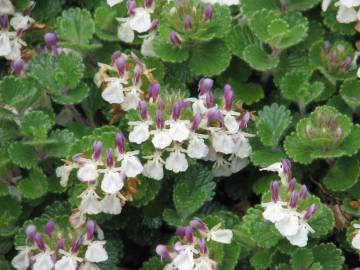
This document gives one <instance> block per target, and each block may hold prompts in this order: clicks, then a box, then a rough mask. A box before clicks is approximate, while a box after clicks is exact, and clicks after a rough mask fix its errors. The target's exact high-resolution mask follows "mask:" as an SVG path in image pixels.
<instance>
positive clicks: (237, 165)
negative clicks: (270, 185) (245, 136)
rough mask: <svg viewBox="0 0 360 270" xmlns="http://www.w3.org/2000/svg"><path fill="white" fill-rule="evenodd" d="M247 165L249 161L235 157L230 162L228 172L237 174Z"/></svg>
mask: <svg viewBox="0 0 360 270" xmlns="http://www.w3.org/2000/svg"><path fill="white" fill-rule="evenodd" d="M248 164H249V159H247V158H239V157H235V158H234V159H233V160H232V161H231V166H230V170H231V172H232V173H237V172H239V171H241V170H242V169H244V168H245V167H246V166H247V165H248Z"/></svg>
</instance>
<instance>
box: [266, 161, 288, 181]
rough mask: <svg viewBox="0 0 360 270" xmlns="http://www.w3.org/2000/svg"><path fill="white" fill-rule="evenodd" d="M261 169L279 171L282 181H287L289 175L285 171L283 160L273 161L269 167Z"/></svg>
mask: <svg viewBox="0 0 360 270" xmlns="http://www.w3.org/2000/svg"><path fill="white" fill-rule="evenodd" d="M260 171H269V172H277V174H278V175H279V177H280V179H281V183H283V184H286V183H287V175H286V174H285V172H284V168H283V165H282V163H281V162H276V163H273V164H271V165H270V166H268V167H265V168H262V169H260Z"/></svg>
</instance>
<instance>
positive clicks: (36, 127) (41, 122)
mask: <svg viewBox="0 0 360 270" xmlns="http://www.w3.org/2000/svg"><path fill="white" fill-rule="evenodd" d="M52 125H53V123H52V121H51V119H50V117H49V115H48V114H46V113H44V112H42V111H33V112H31V113H29V114H27V115H25V116H24V117H23V119H22V120H21V127H20V130H21V133H22V134H24V136H26V137H28V138H29V139H32V140H37V141H44V140H46V138H47V133H48V131H49V130H50V129H51V127H52Z"/></svg>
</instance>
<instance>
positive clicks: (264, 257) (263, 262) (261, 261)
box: [250, 248, 276, 270]
mask: <svg viewBox="0 0 360 270" xmlns="http://www.w3.org/2000/svg"><path fill="white" fill-rule="evenodd" d="M275 252H276V250H275V249H270V248H269V249H260V250H258V251H256V253H255V254H254V255H253V256H251V258H250V264H251V266H252V267H254V268H255V269H256V270H262V269H269V266H270V264H271V263H272V256H273V255H274V253H275Z"/></svg>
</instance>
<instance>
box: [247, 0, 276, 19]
mask: <svg viewBox="0 0 360 270" xmlns="http://www.w3.org/2000/svg"><path fill="white" fill-rule="evenodd" d="M259 7H261V8H264V9H268V10H277V9H278V8H279V5H278V3H277V0H257V1H253V0H241V10H242V11H243V13H244V14H245V15H246V16H247V17H250V16H251V15H253V14H254V13H255V12H257V11H258V10H259Z"/></svg>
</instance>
